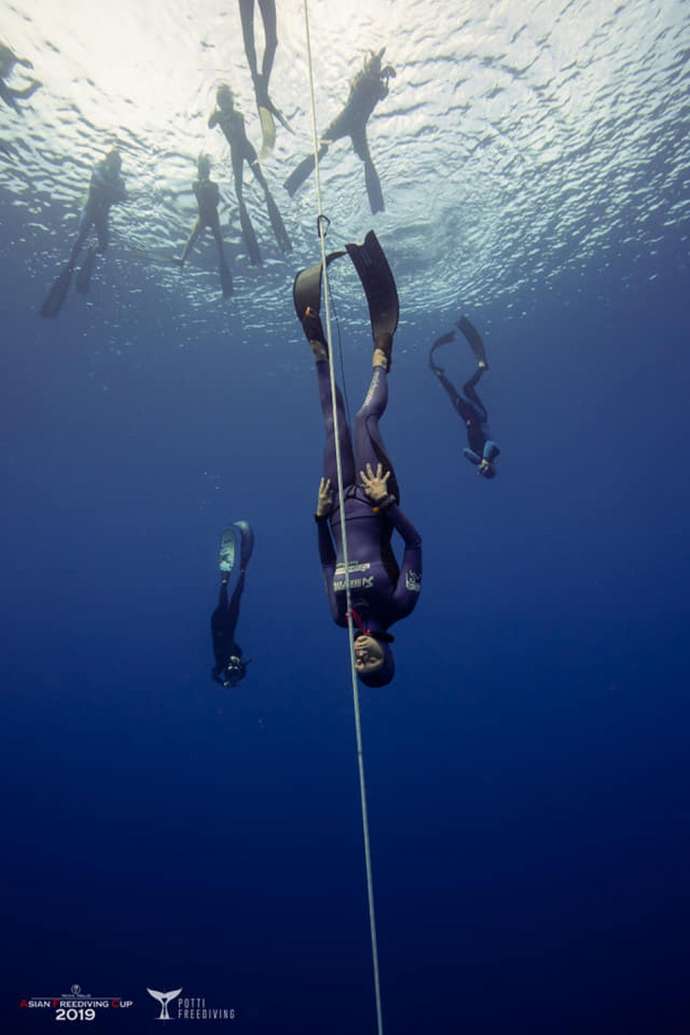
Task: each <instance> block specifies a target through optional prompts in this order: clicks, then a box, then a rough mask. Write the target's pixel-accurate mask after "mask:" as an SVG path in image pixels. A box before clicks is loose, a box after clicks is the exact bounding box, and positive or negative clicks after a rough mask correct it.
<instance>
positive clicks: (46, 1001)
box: [19, 985, 134, 1021]
mask: <svg viewBox="0 0 690 1035" xmlns="http://www.w3.org/2000/svg"><path fill="white" fill-rule="evenodd" d="M19 1006H20V1008H21V1009H22V1010H54V1011H55V1020H56V1021H93V1020H95V1018H96V1015H97V1013H98V1012H99V1011H101V1010H125V1009H127V1008H128V1007H130V1006H134V1001H133V1000H132V999H123V998H122V996H119V995H91V993H90V992H82V990H81V985H71V986H70V990H69V992H63V993H62V995H32V996H29V997H28V998H27V999H20V1000H19Z"/></svg>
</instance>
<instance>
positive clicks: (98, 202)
mask: <svg viewBox="0 0 690 1035" xmlns="http://www.w3.org/2000/svg"><path fill="white" fill-rule="evenodd" d="M126 200H127V191H126V190H125V183H124V180H123V179H122V177H121V176H120V175H119V173H114V172H112V171H111V170H110V169H109V168H108V164H107V162H106V161H101V162H97V163H96V165H95V166H94V169H93V172H92V174H91V183H90V184H89V196H88V198H87V199H86V205H85V206H84V211H83V213H82V216H81V220H80V223H79V233H78V234H77V239H76V241H75V242H74V245H73V247H72V253H71V255H70V261H69V264H70V266H74V265H75V264H76V261H77V259H78V258H79V252H80V251H81V249H82V246H83V245H84V242H85V241H86V239H87V237H88V236H89V233H90V231H91V228H92V227H93V229H94V230H95V231H96V235H97V237H98V248H99V250H100V251H101V252H104V251H105V250H106V248H107V247H108V243H109V241H110V232H109V228H108V216H109V214H110V209H111V207H112V206H113V205H117V204H119V203H120V202H123V201H126Z"/></svg>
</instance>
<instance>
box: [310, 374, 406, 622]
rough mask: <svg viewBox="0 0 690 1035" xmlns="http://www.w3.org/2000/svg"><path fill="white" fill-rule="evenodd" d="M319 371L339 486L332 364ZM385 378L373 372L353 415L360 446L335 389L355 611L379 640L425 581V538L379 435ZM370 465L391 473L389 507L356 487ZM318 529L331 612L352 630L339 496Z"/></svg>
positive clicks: (329, 464)
mask: <svg viewBox="0 0 690 1035" xmlns="http://www.w3.org/2000/svg"><path fill="white" fill-rule="evenodd" d="M316 370H317V377H318V382H319V396H320V399H321V410H322V412H323V417H324V424H325V430H326V448H325V452H324V477H325V478H329V479H330V481H331V485H333V486H335V485H336V464H335V436H334V430H333V413H332V409H331V390H330V380H329V374H328V364H327V363H326V362H320V363H317V364H316ZM387 377H388V375H387V373H386V371H385V370H384V369H383V367H375V368H374V372H373V376H372V379H371V384H370V386H369V391H368V393H367V396H366V399H365V400H364V403H363V405H362V407H361V409H360V410H359V412H358V413H357V415H356V417H355V435H354V448H353V443H352V438H351V435H350V430H349V428H348V425H347V419H346V416H345V407H344V405H343V400H342V396H341V394H340V391H338V392H337V407H338V429H339V438H340V450H341V459H342V468H343V484H344V486H345V521H346V528H347V537H348V556H349V562H350V587H351V598H352V606H353V608H354V609H355V610H356V611H357V612H358V614H359V615H360V616H361V617H362V619H363V621H364V624H365V625H366V627H367V629H368V630H369V631H370V632H371V633H372V634H373V635H374V636H375V635H376V634H377V633H379V634H380V633H385V632H386V630H387V629H388V628H389V627H390V626H391V625H393V623H394V622H398V621H400V619H401V618H405V617H406V616H407V615H409V614H410V612H411V611H412V610H413V609H414V607H415V605H416V603H417V600H418V599H419V591H420V589H421V579H422V540H421V537H420V535H419V533H418V532H417V530H416V529H415V528H414V527H413V525H411V524H410V522H409V521H408V520H407V518H406V517H405V515H404V514H403V512H402V511H401V510H400V508H399V506H398V502H399V498H400V496H399V490H398V485H397V482H396V480H395V474H394V473H393V468H392V466H391V462H390V460H389V459H388V457H387V455H386V452H385V449H384V445H383V441H382V439H381V434H380V432H379V426H378V423H379V419H380V418H381V417H382V416H383V413H384V411H385V409H386V403H387V401H388V382H387ZM368 463H369V464H371V465H372V467H373V468H376V465H377V464H378V463H381V464H382V465H383V468H384V471H385V470H389V471H391V477H390V479H389V481H388V488H389V492H390V496H391V497H393V501H392V502H390V503H389V504H388V505H386V506H385V507H384V508H383V509H380V508H379V509H377V507H376V504H374V503H373V502H372V501H371V500H370V499H369V498H368V496H367V495H366V493H365V492H364V489H362V488H361V487H360V486H358V484H357V479H358V476H359V472H360V471H361V470H366V464H368ZM317 524H318V530H319V554H320V558H321V566H322V568H323V574H324V580H325V584H326V594H327V596H328V600H329V603H330V607H331V614H332V615H333V620H334V621H335V622H336V624H337V625H340V626H344V627H347V605H346V599H345V567H344V563H343V557H342V544H341V539H340V508H339V504H338V501H337V497H336V502H335V506H334V508H333V509H332V510H331V512H330V514H328V515H327V516H326V517H323V518H319V519H317ZM394 529H395V530H396V531H397V532H399V534H400V535H401V536H402V538H403V541H404V543H405V552H404V556H403V561H402V566H398V563H397V561H396V559H395V556H394V554H393V550H392V547H391V537H392V534H393V530H394Z"/></svg>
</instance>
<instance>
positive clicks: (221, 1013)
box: [146, 987, 237, 1021]
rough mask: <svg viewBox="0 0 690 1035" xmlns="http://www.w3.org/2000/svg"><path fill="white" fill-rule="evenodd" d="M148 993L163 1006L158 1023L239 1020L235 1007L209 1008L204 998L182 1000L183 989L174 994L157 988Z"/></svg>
mask: <svg viewBox="0 0 690 1035" xmlns="http://www.w3.org/2000/svg"><path fill="white" fill-rule="evenodd" d="M146 991H147V992H148V994H149V995H150V996H153V998H154V999H156V1000H157V1001H158V1002H159V1003H160V1004H161V1012H160V1015H159V1016H158V1017H157V1018H156V1020H158V1021H234V1020H236V1018H237V1010H236V1009H235V1008H234V1007H230V1006H208V1005H207V1004H206V999H205V997H204V996H185V997H184V998H180V996H181V993H182V989H181V988H176V989H175V991H174V992H157V991H156V989H155V988H148V987H147V989H146ZM171 1004H172V1005H171ZM169 1006H170V1010H172V1013H171V1012H170V1010H169V1009H168V1007H169Z"/></svg>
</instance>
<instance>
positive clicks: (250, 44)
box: [239, 0, 293, 158]
mask: <svg viewBox="0 0 690 1035" xmlns="http://www.w3.org/2000/svg"><path fill="white" fill-rule="evenodd" d="M258 3H259V10H260V11H261V19H262V21H263V24H264V57H263V61H262V62H261V72H259V69H258V65H257V61H256V43H255V40H254V0H239V4H240V19H241V21H242V37H243V39H244V51H245V54H246V55H247V61H248V62H249V71H250V72H251V74H252V82H253V83H254V96H255V97H256V107H257V109H258V112H259V119H260V120H261V135H262V137H263V143H262V147H261V158H265V157H266V156H267V155H268V154H270V152H271V151H272V150H273V147H274V144H275V142H276V127H275V122H274V121H273V117H274V116H275V118H277V119H278V121H279V122H280V124H281V126H283V127H284V128H285V129H287V130H289V131H290V132H291V133H292V132H293V130H292V129H291V127H290V125H289V124H288V121H287V119H286V118H285V116H284V115H283V113H282V112H281V111H279V110H278V108H276V106H275V104H274V103H273V101H272V100H271V98H270V96H269V93H268V86H269V82H270V79H271V72H272V70H273V60H274V58H275V56H276V50H277V48H278V31H277V28H276V4H275V0H258Z"/></svg>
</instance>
